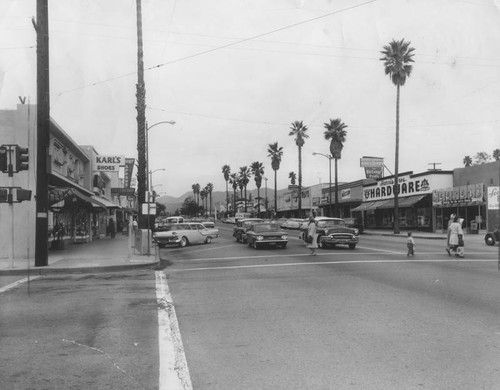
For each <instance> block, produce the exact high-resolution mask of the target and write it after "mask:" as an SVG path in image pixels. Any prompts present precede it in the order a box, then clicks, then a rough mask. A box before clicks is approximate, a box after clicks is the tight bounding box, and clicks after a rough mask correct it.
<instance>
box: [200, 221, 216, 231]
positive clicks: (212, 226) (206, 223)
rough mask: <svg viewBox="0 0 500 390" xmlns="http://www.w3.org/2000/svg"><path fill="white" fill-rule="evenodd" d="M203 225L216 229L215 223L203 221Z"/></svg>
mask: <svg viewBox="0 0 500 390" xmlns="http://www.w3.org/2000/svg"><path fill="white" fill-rule="evenodd" d="M201 223H202V224H203V226H205V227H206V228H211V229H213V228H215V222H213V221H201Z"/></svg>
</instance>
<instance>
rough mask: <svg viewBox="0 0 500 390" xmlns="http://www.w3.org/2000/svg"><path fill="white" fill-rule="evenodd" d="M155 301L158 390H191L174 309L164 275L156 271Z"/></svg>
mask: <svg viewBox="0 0 500 390" xmlns="http://www.w3.org/2000/svg"><path fill="white" fill-rule="evenodd" d="M156 298H157V301H158V339H159V350H160V364H159V366H160V377H159V390H192V389H193V386H192V384H191V377H190V376H189V369H188V365H187V361H186V356H185V354H184V347H183V345H182V340H181V333H180V330H179V324H178V323H177V316H176V314H175V307H174V304H173V301H172V297H171V295H170V290H169V288H168V284H167V277H166V275H165V273H164V272H163V271H156Z"/></svg>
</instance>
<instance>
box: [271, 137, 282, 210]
mask: <svg viewBox="0 0 500 390" xmlns="http://www.w3.org/2000/svg"><path fill="white" fill-rule="evenodd" d="M267 156H268V157H271V167H272V168H273V171H274V212H275V213H276V212H277V211H278V179H277V177H278V169H280V164H281V157H282V156H283V148H282V147H281V146H278V143H277V142H275V143H273V144H269V146H268V148H267Z"/></svg>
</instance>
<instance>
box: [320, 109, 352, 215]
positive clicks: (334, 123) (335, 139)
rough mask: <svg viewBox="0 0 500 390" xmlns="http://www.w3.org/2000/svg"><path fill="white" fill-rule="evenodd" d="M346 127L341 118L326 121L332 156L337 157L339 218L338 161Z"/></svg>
mask: <svg viewBox="0 0 500 390" xmlns="http://www.w3.org/2000/svg"><path fill="white" fill-rule="evenodd" d="M346 127H347V125H346V124H345V123H343V122H342V121H341V120H340V118H337V119H330V123H325V129H326V131H325V133H324V134H325V139H326V140H330V153H331V154H332V158H334V159H335V216H336V217H337V218H340V214H339V191H338V187H339V182H338V170H337V161H338V160H340V158H341V157H342V149H343V148H344V142H345V137H346V135H347V131H345V128H346ZM330 185H331V183H330ZM331 201H332V200H331V199H330V202H331ZM330 211H331V210H330Z"/></svg>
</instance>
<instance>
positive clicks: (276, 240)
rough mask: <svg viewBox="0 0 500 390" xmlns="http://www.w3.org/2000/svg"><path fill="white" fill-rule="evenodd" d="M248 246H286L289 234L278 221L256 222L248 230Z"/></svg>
mask: <svg viewBox="0 0 500 390" xmlns="http://www.w3.org/2000/svg"><path fill="white" fill-rule="evenodd" d="M246 236H247V242H248V246H253V247H254V248H255V249H258V248H261V247H263V246H276V247H280V248H286V244H288V234H287V233H286V232H285V231H283V230H282V229H281V227H280V225H279V223H276V222H262V223H254V224H253V225H252V226H251V227H250V229H248V230H247V232H246Z"/></svg>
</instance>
